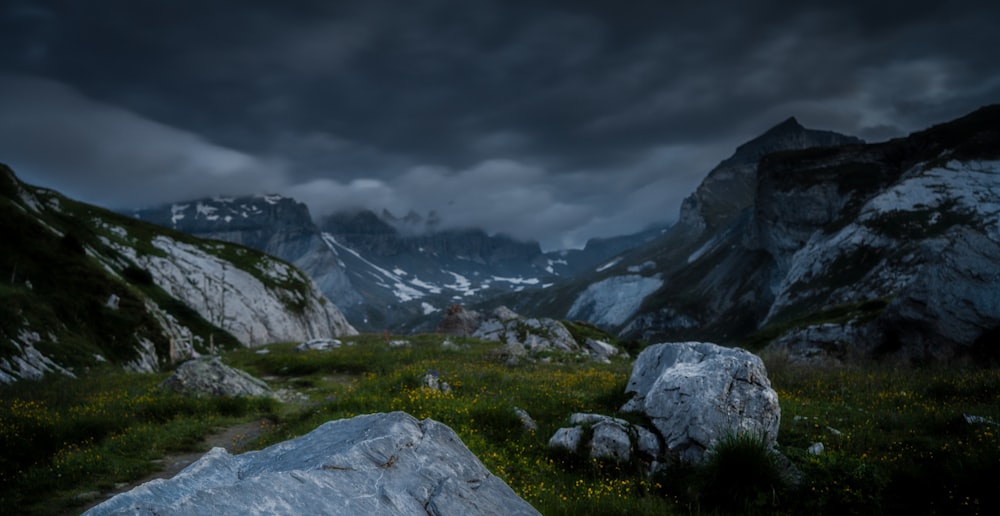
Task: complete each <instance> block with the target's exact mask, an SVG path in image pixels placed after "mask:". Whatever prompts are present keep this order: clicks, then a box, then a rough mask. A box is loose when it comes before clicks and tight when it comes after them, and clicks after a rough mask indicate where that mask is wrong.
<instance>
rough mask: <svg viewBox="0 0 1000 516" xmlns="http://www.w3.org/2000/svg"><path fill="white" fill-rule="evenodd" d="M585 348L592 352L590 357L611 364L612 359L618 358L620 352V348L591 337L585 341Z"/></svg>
mask: <svg viewBox="0 0 1000 516" xmlns="http://www.w3.org/2000/svg"><path fill="white" fill-rule="evenodd" d="M584 346H586V348H587V349H588V350H590V356H591V358H593V359H594V360H601V361H606V362H610V359H611V357H613V356H617V355H618V354H619V353H620V351H619V350H618V348H616V347H614V346H612V345H611V344H608V343H607V342H604V341H602V340H595V339H592V338H590V337H587V339H586V340H585V341H584Z"/></svg>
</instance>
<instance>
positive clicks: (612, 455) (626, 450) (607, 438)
mask: <svg viewBox="0 0 1000 516" xmlns="http://www.w3.org/2000/svg"><path fill="white" fill-rule="evenodd" d="M590 456H591V457H593V458H597V459H612V460H616V461H619V462H625V461H627V460H629V459H630V458H631V457H632V439H631V437H630V436H629V432H628V428H627V427H626V426H624V425H621V424H619V423H617V422H614V421H601V422H599V423H597V424H595V425H594V436H593V437H591V438H590Z"/></svg>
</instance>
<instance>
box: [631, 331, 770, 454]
mask: <svg viewBox="0 0 1000 516" xmlns="http://www.w3.org/2000/svg"><path fill="white" fill-rule="evenodd" d="M626 392H627V393H631V394H632V395H633V398H632V399H631V400H629V401H628V402H627V403H625V405H624V406H623V407H622V410H623V411H626V412H640V413H643V414H645V415H646V416H647V417H649V419H650V420H651V421H652V423H653V425H654V426H655V427H656V430H657V432H658V433H659V434H660V436H662V437H663V440H664V445H665V446H666V447H667V449H668V450H670V452H671V453H672V454H677V455H678V456H679V457H680V458H681V459H682V460H685V461H688V462H695V463H696V462H700V461H701V459H702V458H703V456H704V454H705V451H706V450H707V449H709V448H711V446H712V445H713V444H714V443H715V442H716V441H717V440H718V439H720V438H721V437H723V436H725V435H727V434H732V433H745V432H750V433H756V434H760V435H761V436H763V437H764V439H765V440H766V442H767V443H768V445H769V446H770V447H772V448H773V447H774V446H775V444H776V440H777V436H778V424H779V422H780V420H781V409H780V407H779V406H778V395H777V393H775V391H774V389H772V388H771V383H770V381H769V380H768V378H767V371H766V370H765V368H764V363H763V362H762V361H761V360H760V358H759V357H757V356H756V355H754V354H752V353H750V352H748V351H746V350H743V349H739V348H725V347H722V346H717V345H715V344H710V343H702V342H685V343H671V344H657V345H653V346H650V347H648V348H646V349H645V350H643V352H642V353H641V354H640V355H639V357H638V358H637V359H636V361H635V363H634V364H633V367H632V376H631V377H630V379H629V383H628V386H627V387H626Z"/></svg>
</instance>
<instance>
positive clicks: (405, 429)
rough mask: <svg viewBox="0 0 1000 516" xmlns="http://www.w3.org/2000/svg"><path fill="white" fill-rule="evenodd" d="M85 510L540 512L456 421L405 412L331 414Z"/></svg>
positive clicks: (210, 456)
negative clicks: (261, 445) (297, 432)
mask: <svg viewBox="0 0 1000 516" xmlns="http://www.w3.org/2000/svg"><path fill="white" fill-rule="evenodd" d="M85 514H94V515H96V514H160V515H170V514H183V515H196V514H205V515H213V516H214V515H225V514H239V515H249V514H269V515H270V514H360V515H369V514H419V515H426V514H440V515H445V514H461V515H474V514H490V515H493V514H511V515H518V514H531V515H535V514H538V511H536V510H535V509H534V508H533V507H532V506H531V505H529V504H528V503H527V502H525V501H524V500H522V499H521V498H519V497H518V496H517V495H516V494H515V493H514V491H513V490H512V489H511V488H510V487H509V486H507V484H505V483H504V482H503V481H502V480H500V479H499V478H497V477H495V476H493V475H492V474H491V473H490V472H489V471H487V470H486V468H485V467H484V466H483V465H482V463H481V462H479V460H478V459H477V458H476V457H475V456H474V455H473V454H472V452H470V451H469V450H468V448H466V447H465V445H464V444H463V443H462V441H461V439H459V438H458V436H457V435H455V432H453V431H452V430H451V429H450V428H448V427H447V426H445V425H443V424H441V423H438V422H436V421H433V420H430V419H425V420H423V421H417V420H416V419H414V418H413V417H412V416H410V415H408V414H405V413H403V412H393V413H389V414H371V415H365V416H358V417H355V418H352V419H342V420H338V421H330V422H327V423H324V424H322V425H320V426H319V427H318V428H316V429H315V430H313V431H312V432H310V433H308V434H306V435H304V436H302V437H298V438H296V439H292V440H290V441H285V442H283V443H279V444H276V445H274V446H271V447H269V448H266V449H264V450H260V451H253V452H248V453H243V454H240V455H230V454H229V453H228V452H226V451H225V450H223V449H222V448H214V449H212V450H211V451H210V452H208V453H207V454H205V456H204V457H202V458H201V459H199V460H198V461H197V462H195V463H193V464H191V465H190V466H188V467H187V468H186V469H185V470H184V471H181V472H180V473H178V474H177V476H175V477H174V478H171V479H168V480H153V481H150V482H147V483H145V484H143V485H141V486H138V487H136V488H134V489H132V490H131V491H128V492H126V493H122V494H119V495H117V496H115V497H114V498H111V499H110V500H108V501H106V502H104V503H102V504H101V505H98V506H96V507H94V508H93V509H91V510H90V511H88V512H87V513H85Z"/></svg>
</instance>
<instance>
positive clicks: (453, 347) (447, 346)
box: [441, 337, 462, 351]
mask: <svg viewBox="0 0 1000 516" xmlns="http://www.w3.org/2000/svg"><path fill="white" fill-rule="evenodd" d="M441 349H443V350H445V351H461V350H462V346H459V345H458V344H455V343H454V342H452V341H451V339H449V338H447V337H445V339H444V342H442V343H441Z"/></svg>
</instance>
